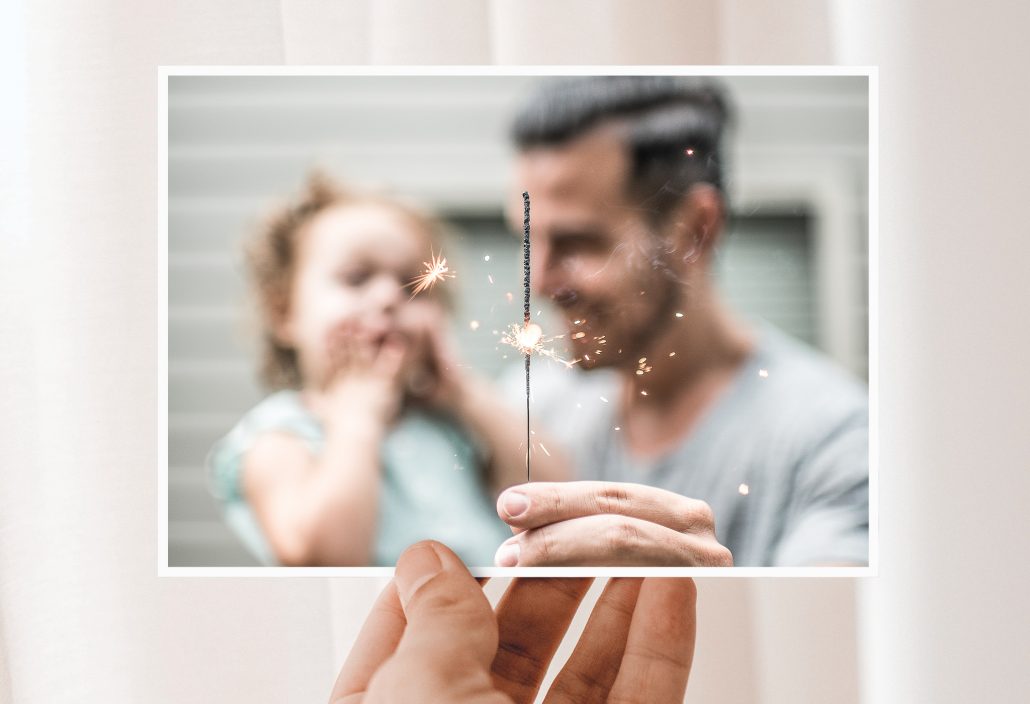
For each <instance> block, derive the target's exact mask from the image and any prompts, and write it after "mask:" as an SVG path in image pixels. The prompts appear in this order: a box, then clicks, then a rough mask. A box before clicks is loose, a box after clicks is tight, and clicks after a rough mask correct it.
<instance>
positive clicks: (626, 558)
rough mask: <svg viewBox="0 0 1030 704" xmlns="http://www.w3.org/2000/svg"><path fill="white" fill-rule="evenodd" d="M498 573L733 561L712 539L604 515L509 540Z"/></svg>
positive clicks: (502, 549) (501, 551)
mask: <svg viewBox="0 0 1030 704" xmlns="http://www.w3.org/2000/svg"><path fill="white" fill-rule="evenodd" d="M494 561H495V563H496V564H497V565H498V566H499V567H548V566H550V567H559V566H566V567H567V566H654V567H673V566H685V567H720V566H731V565H732V564H733V556H732V555H731V554H730V551H729V550H727V549H726V548H725V547H723V546H722V545H720V544H719V543H718V541H716V539H715V536H714V535H712V534H703V535H695V534H690V533H680V532H677V531H675V530H672V529H671V528H666V527H665V526H662V525H659V524H657V523H651V522H649V521H646V520H641V519H639V518H633V517H631V516H621V515H614V514H600V515H591V516H584V517H583V518H573V519H570V520H566V521H559V522H558V523H552V524H550V525H545V526H543V527H540V528H533V529H530V530H527V531H524V532H522V533H519V534H518V535H515V536H512V537H511V538H508V540H506V541H505V542H504V543H502V544H501V547H500V548H498V549H497V553H496V555H495V556H494Z"/></svg>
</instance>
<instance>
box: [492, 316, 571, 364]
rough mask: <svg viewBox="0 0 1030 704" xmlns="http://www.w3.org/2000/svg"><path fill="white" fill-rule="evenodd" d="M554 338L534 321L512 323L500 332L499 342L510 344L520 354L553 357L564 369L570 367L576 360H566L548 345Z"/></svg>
mask: <svg viewBox="0 0 1030 704" xmlns="http://www.w3.org/2000/svg"><path fill="white" fill-rule="evenodd" d="M554 339H555V338H553V337H547V336H546V335H544V331H543V329H542V328H541V327H540V326H539V325H537V324H536V323H530V324H529V325H518V324H517V323H512V324H511V325H509V326H508V328H507V329H506V330H504V332H502V333H501V342H503V343H504V344H506V345H510V346H511V347H514V348H515V349H516V350H518V353H519V354H521V355H524V356H525V355H534V354H535V355H537V356H540V357H546V358H548V359H553V360H554V361H555V362H559V363H560V364H564V365H565V367H566V369H571V368H572V367H573V366H574V365H575V364H576V361H577V360H574V359H573V360H571V361H570V360H567V359H564V358H562V356H561V354H559V353H558V350H556V349H554V348H553V347H549V346H548V345H550V343H551V342H553V341H554Z"/></svg>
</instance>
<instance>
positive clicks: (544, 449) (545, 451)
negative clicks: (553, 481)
mask: <svg viewBox="0 0 1030 704" xmlns="http://www.w3.org/2000/svg"><path fill="white" fill-rule="evenodd" d="M539 445H540V449H541V450H543V451H544V454H545V455H547V456H548V457H550V456H551V453H550V452H548V451H547V448H546V447H544V444H543V443H539Z"/></svg>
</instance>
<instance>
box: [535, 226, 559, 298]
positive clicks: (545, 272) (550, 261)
mask: <svg viewBox="0 0 1030 704" xmlns="http://www.w3.org/2000/svg"><path fill="white" fill-rule="evenodd" d="M529 260H530V267H531V273H530V285H531V287H532V289H533V293H538V294H540V295H542V296H546V297H547V298H553V297H554V294H555V292H556V291H558V290H559V289H560V288H561V287H562V285H563V282H562V281H561V280H560V279H561V271H560V267H558V266H556V264H557V263H556V262H555V261H554V256H553V249H552V248H551V247H550V246H549V245H548V243H547V240H543V239H541V240H540V241H539V242H536V241H534V242H532V243H531V246H530V251H529Z"/></svg>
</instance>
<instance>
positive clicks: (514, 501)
mask: <svg viewBox="0 0 1030 704" xmlns="http://www.w3.org/2000/svg"><path fill="white" fill-rule="evenodd" d="M605 513H611V514H618V515H622V516H633V517H634V518H639V519H642V520H645V521H649V522H651V523H657V524H659V525H663V526H665V527H666V528H671V529H672V530H675V531H680V532H692V533H713V534H714V532H715V520H714V517H713V516H712V510H711V508H710V507H709V506H708V504H706V503H705V502H703V501H698V500H696V499H690V498H687V497H685V496H681V495H679V494H675V493H673V492H671V491H666V490H664V489H658V488H655V487H652V486H647V485H644V484H632V483H623V482H587V481H584V482H533V483H530V484H520V485H518V486H513V487H511V488H509V489H506V490H505V491H504V492H502V493H501V495H500V496H499V497H498V498H497V515H499V516H500V517H501V520H503V521H504V522H505V523H507V524H508V525H510V526H512V527H513V528H522V529H527V528H538V527H540V526H544V525H547V524H549V523H557V522H558V521H566V520H568V519H570V518H581V517H583V516H592V515H597V514H605Z"/></svg>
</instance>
